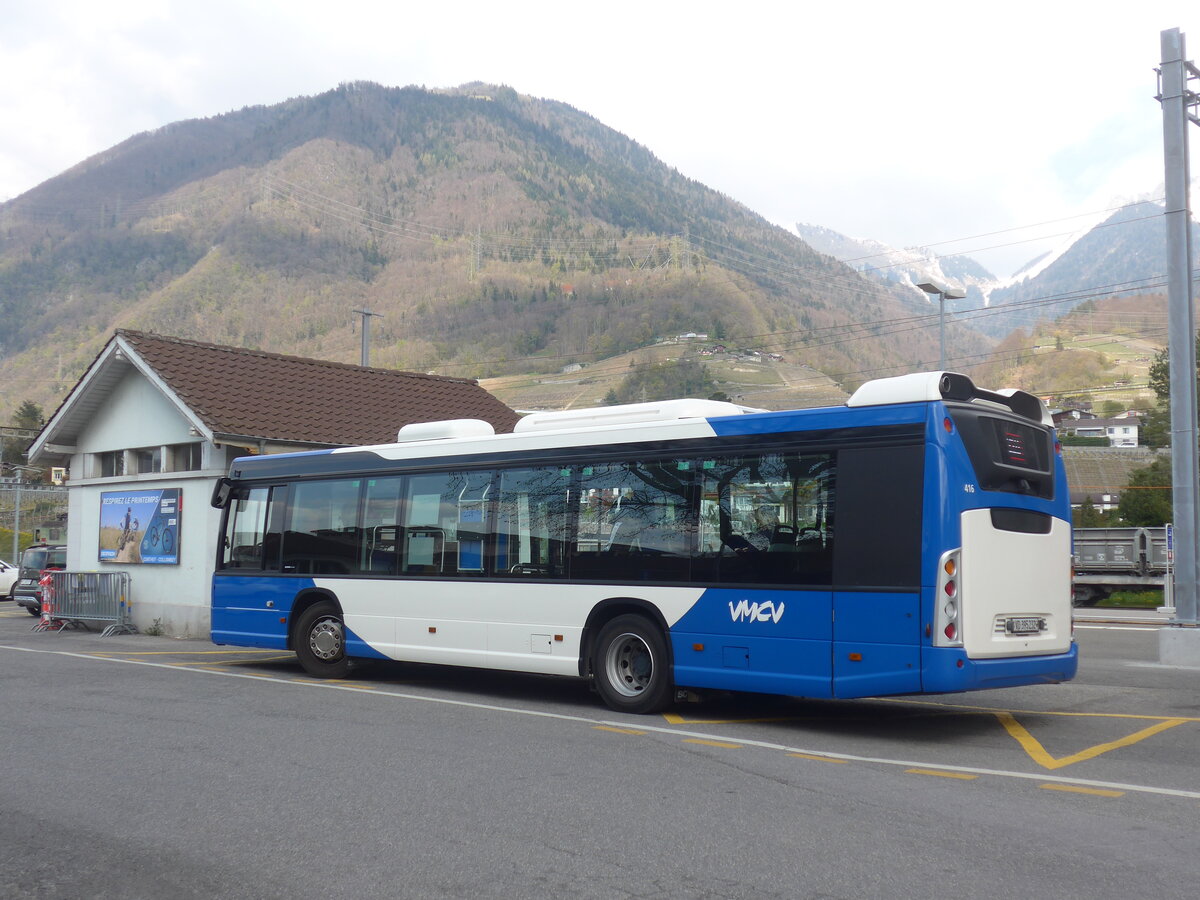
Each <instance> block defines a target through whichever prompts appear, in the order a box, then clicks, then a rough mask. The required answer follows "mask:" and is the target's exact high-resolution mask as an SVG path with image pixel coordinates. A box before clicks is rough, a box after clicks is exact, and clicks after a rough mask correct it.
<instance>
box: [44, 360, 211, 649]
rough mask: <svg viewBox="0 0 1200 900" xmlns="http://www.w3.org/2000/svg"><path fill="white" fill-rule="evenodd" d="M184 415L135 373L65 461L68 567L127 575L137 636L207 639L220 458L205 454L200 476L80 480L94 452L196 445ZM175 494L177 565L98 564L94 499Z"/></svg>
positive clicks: (206, 451) (180, 474) (97, 512)
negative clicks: (153, 633)
mask: <svg viewBox="0 0 1200 900" xmlns="http://www.w3.org/2000/svg"><path fill="white" fill-rule="evenodd" d="M196 440H197V438H196V436H195V435H193V434H191V432H190V430H189V424H188V421H187V419H186V418H185V417H184V416H183V414H182V413H181V412H180V411H179V410H178V409H177V408H176V407H175V406H174V404H172V403H171V402H170V400H168V399H167V398H166V397H165V396H163V394H162V393H160V392H159V390H158V389H157V388H156V387H155V386H154V385H153V384H151V383H150V382H149V381H147V380H146V379H145V378H144V377H142V376H141V375H140V374H137V373H136V372H131V373H130V374H129V375H127V376H126V377H125V379H124V380H123V381H122V382H121V383H120V384H119V385H118V387H117V388H116V390H114V391H113V393H112V394H111V395H110V397H109V398H108V400H107V401H106V403H105V404H104V405H103V406H102V407H101V408H100V409H99V410H98V411H97V413H96V415H95V416H93V417H92V420H91V422H90V423H89V424H88V426H87V427H86V428H85V429H84V430H83V431H82V432H81V433H80V436H79V439H78V442H77V444H76V449H77V453H76V454H75V456H74V457H73V458H72V460H71V481H70V482H69V485H68V487H69V517H68V524H67V568H68V570H70V571H76V572H111V571H125V572H128V573H129V575H130V579H131V598H132V605H131V609H132V614H133V622H134V624H135V625H136V626H137V627H138V629H139V630H141V631H145V630H147V629H149V628H153V627H155V626H156V625H157V627H159V628H161V629H162V631H163V633H165V634H168V635H172V636H176V637H191V638H207V637H208V635H209V585H210V583H211V576H212V569H213V560H214V559H215V557H216V547H217V528H218V527H219V523H220V511H219V510H215V509H213V508H212V507H211V506H209V498H210V496H211V495H212V488H213V484H214V482H215V481H216V479H217V478H218V477H220V476H221V475H223V474H225V458H226V457H225V453H224V452H223V451H215V450H214V448H213V446H212V445H211V444H209V445H207V446H206V447H205V449H204V457H203V458H204V463H203V465H204V466H205V468H204V469H203V470H201V471H199V472H164V473H154V474H146V475H131V476H121V477H116V478H88V477H84V476H85V475H86V474H87V473H89V471H93V469H92V468H90V465H89V464H90V457H91V455H92V454H95V453H104V452H111V451H115V450H130V449H135V448H138V447H155V446H163V445H171V444H181V443H188V442H191V441H196ZM161 488H179V489H180V509H179V531H178V546H179V563H178V565H148V564H128V563H114V562H103V561H101V560H100V558H99V552H100V499H101V494H103V493H105V492H119V491H133V490H157V489H161Z"/></svg>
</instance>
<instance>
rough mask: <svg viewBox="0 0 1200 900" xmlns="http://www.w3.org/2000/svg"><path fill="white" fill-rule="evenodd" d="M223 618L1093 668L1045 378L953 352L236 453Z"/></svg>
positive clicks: (695, 681)
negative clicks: (766, 395) (1075, 622)
mask: <svg viewBox="0 0 1200 900" xmlns="http://www.w3.org/2000/svg"><path fill="white" fill-rule="evenodd" d="M213 503H214V505H215V506H218V507H224V508H225V514H224V518H223V526H222V528H223V540H222V548H221V550H220V551H219V558H218V560H217V564H216V572H215V575H214V577H213V586H212V639H213V641H214V642H215V643H217V644H221V645H233V646H241V647H265V648H276V649H280V650H291V651H294V652H295V653H296V655H297V657H298V658H299V661H300V663H301V664H302V665H303V667H304V669H305V670H306V671H308V672H309V673H310V674H312V675H316V676H325V677H333V678H340V677H343V676H345V675H346V673H347V671H348V667H349V665H350V662H351V660H353V659H389V660H406V661H414V662H421V663H440V664H447V665H455V666H475V667H481V668H488V669H505V670H513V671H521V672H535V673H544V674H553V675H562V676H572V677H577V678H585V679H590V681H591V683H592V684H593V686H594V688H595V690H596V691H597V692H598V693H599V694H600V696H601V698H602V699H603V700H604V702H605V703H607V704H608V705H609V706H611V707H612V708H614V709H616V710H621V711H626V712H650V711H656V710H661V709H663V708H664V707H666V706H667V705H669V704H670V703H672V702H673V701H674V700H675V699H676V698H677V697H678V696H682V695H683V694H684V693H686V692H688V691H693V692H702V691H704V690H705V689H714V690H723V691H728V690H731V691H752V692H759V693H770V694H784V695H793V696H803V697H826V698H828V697H838V698H843V697H844V698H850V697H865V696H878V695H886V694H913V693H932V692H948V691H966V690H974V689H979V688H991V687H1006V686H1013V685H1026V684H1035V683H1048V682H1058V681H1064V680H1067V679H1070V678H1071V677H1073V675H1074V674H1075V670H1076V665H1077V651H1076V646H1075V642H1074V638H1073V631H1072V622H1071V520H1070V506H1069V501H1068V496H1067V486H1066V482H1065V476H1064V469H1063V463H1062V458H1061V448H1060V447H1059V445H1058V443H1057V441H1056V436H1055V433H1054V429H1053V426H1052V422H1051V420H1050V417H1049V415H1048V413H1047V411H1046V408H1045V406H1044V405H1043V404H1042V402H1041V401H1040V400H1039V399H1038V398H1036V397H1034V396H1032V395H1030V394H1027V393H1024V392H1022V391H1012V390H1007V391H997V392H992V391H986V390H981V389H978V388H976V387H975V385H974V384H973V383H972V382H971V380H970V379H969V378H967V377H966V376H963V375H958V374H954V373H943V372H932V373H919V374H914V375H906V376H901V377H898V378H886V379H879V380H876V381H871V382H868V383H866V384H864V385H863V386H862V387H861V388H859V389H858V390H857V391H856V392H855V393H854V394H853V396H851V397H850V399H849V400H848V401H847V403H846V405H845V406H839V407H827V408H819V409H804V410H794V411H789V412H765V411H761V410H746V409H745V408H743V407H739V406H736V405H734V404H731V403H724V402H718V401H709V400H676V401H668V402H663V403H642V404H632V405H629V406H616V407H607V408H600V409H588V410H576V411H567V412H548V413H534V414H531V415H528V416H526V417H525V418H523V419H522V420H520V422H519V423H518V424H517V426H516V428H515V430H514V432H513V433H512V434H494V433H493V431H492V428H491V426H490V425H488V424H487V423H485V422H481V421H478V420H469V419H467V420H462V419H460V420H451V421H447V422H431V423H422V424H417V425H408V426H405V427H404V428H402V429H401V430H400V433H399V435H398V440H397V441H396V443H392V444H384V445H380V446H374V447H354V448H342V449H336V450H322V451H315V452H306V453H291V454H281V455H275V456H251V457H244V458H240V459H237V460H235V461H234V462H233V463H232V465H231V468H230V472H229V476H228V478H225V479H222V480H221V481H220V482H219V483H218V485H217V488H216V490H215V491H214V496H213Z"/></svg>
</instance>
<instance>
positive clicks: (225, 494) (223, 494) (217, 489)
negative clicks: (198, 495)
mask: <svg viewBox="0 0 1200 900" xmlns="http://www.w3.org/2000/svg"><path fill="white" fill-rule="evenodd" d="M232 493H233V482H232V481H230V480H229V479H228V478H218V479H217V483H216V484H215V485H213V492H212V500H211V501H210V502H211V503H212V505H213V506H214V507H215V508H216V509H224V508H225V507H226V506H227V505H228V504H229V495H230V494H232Z"/></svg>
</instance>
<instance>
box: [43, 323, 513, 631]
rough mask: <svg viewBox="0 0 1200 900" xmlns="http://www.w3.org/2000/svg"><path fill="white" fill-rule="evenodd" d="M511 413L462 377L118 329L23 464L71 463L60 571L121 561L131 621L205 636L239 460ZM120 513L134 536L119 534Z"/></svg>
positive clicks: (494, 421)
mask: <svg viewBox="0 0 1200 900" xmlns="http://www.w3.org/2000/svg"><path fill="white" fill-rule="evenodd" d="M518 418H520V417H519V416H518V414H517V413H516V412H514V411H513V410H512V409H510V408H509V407H508V406H506V405H505V404H504V403H502V402H501V401H500V400H498V399H496V398H495V397H493V396H492V395H491V394H489V393H488V392H487V391H485V390H484V389H483V388H481V387H480V386H479V385H478V384H477V383H476V382H475V381H473V380H470V379H465V378H450V377H446V376H439V375H423V374H419V373H412V372H398V371H393V370H389V369H376V368H370V367H366V366H354V365H346V364H343V363H335V362H328V361H325V360H318V359H305V358H302V357H296V356H284V355H281V354H277V353H264V352H261V351H258V350H248V349H244V348H240V347H226V346H221V345H217V344H207V343H202V342H200V341H191V340H185V339H182V338H175V337H167V336H163V335H156V334H146V333H144V332H140V331H128V330H118V331H117V332H116V333H115V334H114V335H113V337H112V339H111V340H109V342H108V343H107V344H106V345H105V347H104V349H103V350H102V351H101V352H100V353H99V355H97V357H96V359H95V360H94V361H93V362H92V364H91V365H90V366H89V367H88V370H87V372H85V373H84V375H83V377H82V378H81V379H80V380H79V382H78V383H77V384H76V385H75V387H74V388H72V390H71V392H70V393H69V394H68V395H67V398H66V399H65V400H64V401H63V403H62V404H61V405H60V406H59V408H58V409H57V410H56V411H55V412H54V414H53V415H52V416H51V417H50V420H49V421H48V422H47V424H46V426H45V427H44V428H43V429H42V431H41V433H40V434H39V435H38V436H37V438H36V439H35V440H34V442H33V444H32V445H31V446H30V448H29V461H30V462H31V463H37V464H41V465H44V466H54V467H63V468H66V469H68V472H69V474H68V486H69V489H70V490H69V495H70V506H69V519H68V537H67V547H68V550H67V568H68V570H70V571H97V570H99V571H127V572H129V573H130V575H131V578H132V582H133V594H134V622H135V624H139V625H142V626H145V625H149V624H152V623H155V622H157V623H158V624H159V625H160V627H162V628H163V630H164V631H166V632H167V633H170V634H177V635H191V636H206V635H207V633H208V590H209V577H210V575H211V572H212V566H213V561H214V559H215V558H216V553H217V547H216V543H217V531H218V528H219V519H220V512H219V510H215V509H213V508H212V507H211V506H210V505H209V498H210V496H211V493H212V489H213V486H214V485H215V483H216V481H217V479H219V478H220V477H221V476H223V475H224V474H226V473H227V472H228V470H229V464H230V462H232V460H233V459H235V458H236V457H238V456H246V455H250V454H267V453H283V452H294V451H298V450H316V449H326V448H331V447H343V446H355V445H363V444H382V443H389V442H392V441H395V440H396V434H397V432H398V431H399V429H400V428H401V427H402V426H404V425H408V424H412V423H418V422H432V421H438V420H443V419H481V420H483V421H485V422H488V423H489V424H490V425H491V426H492V428H493V429H494V430H495V431H496V432H498V433H504V432H510V431H512V429H513V425H514V424H516V422H517V420H518ZM118 513H119V514H120V515H119V516H118ZM127 513H128V515H129V517H130V519H131V521H134V520H136V521H135V522H134V524H135V526H136V528H135V530H136V531H137V532H138V535H137V540H132V541H130V540H120V541H118V540H117V538H118V537H120V536H121V534H122V532H123V531H126V530H127V529H126V528H125V527H124V523H123V519H124V517H125V515H126V514H127ZM117 518H120V519H121V520H122V522H121V524H120V525H118V524H117ZM168 518H169V520H170V521H169V523H168V521H167V519H168ZM168 529H170V535H171V536H170V538H169V539H167V537H166V533H167V530H168ZM152 538H153V540H151V539H152ZM118 543H119V544H120V546H118ZM168 545H169V546H168Z"/></svg>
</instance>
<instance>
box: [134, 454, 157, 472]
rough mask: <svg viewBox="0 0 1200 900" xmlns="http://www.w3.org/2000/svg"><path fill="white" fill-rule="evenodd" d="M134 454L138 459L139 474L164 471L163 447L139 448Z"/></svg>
mask: <svg viewBox="0 0 1200 900" xmlns="http://www.w3.org/2000/svg"><path fill="white" fill-rule="evenodd" d="M133 452H134V455H135V456H136V457H137V474H139V475H147V474H150V473H153V472H161V471H162V447H139V448H138V449H137V450H134V451H133Z"/></svg>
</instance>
